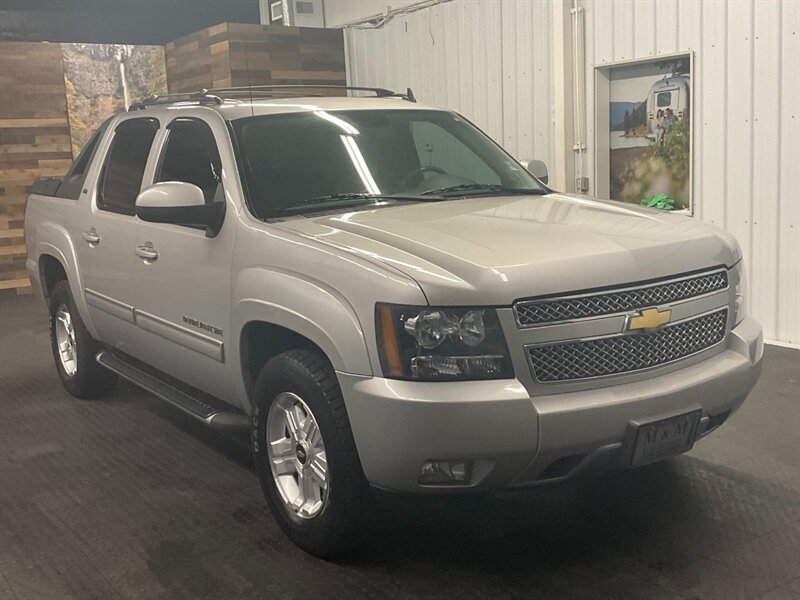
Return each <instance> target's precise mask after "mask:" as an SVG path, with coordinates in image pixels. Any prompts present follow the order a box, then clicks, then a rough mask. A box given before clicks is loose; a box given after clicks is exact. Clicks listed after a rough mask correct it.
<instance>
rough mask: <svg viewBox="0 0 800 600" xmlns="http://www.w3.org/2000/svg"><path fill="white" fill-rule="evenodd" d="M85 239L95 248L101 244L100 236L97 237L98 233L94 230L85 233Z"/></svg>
mask: <svg viewBox="0 0 800 600" xmlns="http://www.w3.org/2000/svg"><path fill="white" fill-rule="evenodd" d="M83 239H84V240H85V241H86V243H88V244H89V245H90V246H92V247H94V246H97V244H99V243H100V239H101V238H100V236H99V235H97V232H96V231H95V230H94V228H92V229H90V230H89V231H84V232H83Z"/></svg>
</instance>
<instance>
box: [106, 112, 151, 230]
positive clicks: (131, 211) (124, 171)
mask: <svg viewBox="0 0 800 600" xmlns="http://www.w3.org/2000/svg"><path fill="white" fill-rule="evenodd" d="M157 131H158V121H157V120H156V119H150V118H143V119H130V120H128V121H123V122H122V123H121V124H120V125H118V126H117V129H116V131H115V132H114V140H113V141H112V142H111V148H110V149H109V151H108V157H107V158H106V164H105V166H104V167H103V175H102V178H101V185H100V190H99V194H98V198H97V204H98V207H99V208H100V209H101V210H107V211H110V212H115V213H119V214H123V215H131V216H133V215H135V214H136V196H138V195H139V191H140V190H141V189H142V179H143V177H144V170H145V167H146V166H147V158H148V156H149V155H150V147H151V146H152V145H153V139H154V138H155V136H156V132H157Z"/></svg>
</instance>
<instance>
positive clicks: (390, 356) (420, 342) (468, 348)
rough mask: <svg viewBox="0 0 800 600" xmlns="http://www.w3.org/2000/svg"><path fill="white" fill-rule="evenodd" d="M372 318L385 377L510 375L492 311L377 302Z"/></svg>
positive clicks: (422, 378)
mask: <svg viewBox="0 0 800 600" xmlns="http://www.w3.org/2000/svg"><path fill="white" fill-rule="evenodd" d="M375 317H376V328H377V332H378V349H379V352H380V357H381V366H382V367H383V373H384V375H386V376H387V377H392V378H396V379H415V380H419V381H440V380H448V379H450V380H453V379H504V378H510V377H513V376H514V370H513V368H512V367H511V360H510V359H509V357H508V348H507V346H506V341H505V338H504V337H503V331H502V329H501V328H500V323H499V322H498V320H497V313H496V312H495V310H494V309H491V308H433V307H427V306H426V307H422V306H399V305H396V304H383V303H378V304H377V305H376V307H375Z"/></svg>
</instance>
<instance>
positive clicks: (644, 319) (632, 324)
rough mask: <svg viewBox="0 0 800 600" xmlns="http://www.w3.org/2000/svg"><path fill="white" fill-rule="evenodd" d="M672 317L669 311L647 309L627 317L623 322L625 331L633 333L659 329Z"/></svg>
mask: <svg viewBox="0 0 800 600" xmlns="http://www.w3.org/2000/svg"><path fill="white" fill-rule="evenodd" d="M671 316H672V311H671V310H670V309H668V308H667V309H665V310H659V309H657V308H647V309H645V310H643V311H640V312H639V313H638V314H632V315H629V316H628V318H627V320H626V321H625V331H635V330H638V329H644V330H654V329H660V328H661V327H663V326H664V325H666V324H667V323H669V319H670V317H671Z"/></svg>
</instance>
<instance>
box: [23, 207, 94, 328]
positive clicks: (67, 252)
mask: <svg viewBox="0 0 800 600" xmlns="http://www.w3.org/2000/svg"><path fill="white" fill-rule="evenodd" d="M36 239H37V240H41V241H39V242H38V243H37V244H36V268H37V269H41V258H42V256H44V255H48V256H52V257H53V258H55V259H56V260H58V261H59V262H60V263H61V266H62V267H64V272H65V273H66V274H67V283H68V284H69V287H70V291H71V292H72V297H73V299H74V301H75V306H76V308H77V309H78V312H79V313H80V315H81V319H82V320H83V322H84V324H85V325H86V328H87V329H88V330H89V333H90V334H91V336H92V337H94V338H97V330H96V329H95V327H94V323H92V320H91V317H90V316H89V310H88V307H87V306H86V298H85V296H84V294H83V282H82V280H81V274H80V271H79V270H78V257H77V253H76V251H75V245H74V244H73V243H72V238H70V236H69V234H68V233H67V230H66V229H65V228H64V227H61V226H59V225H56V224H54V223H44V224H41V225H39V226H38V228H37V232H36ZM38 275H39V279H40V281H41V280H42V273H41V271H39V273H38Z"/></svg>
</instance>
